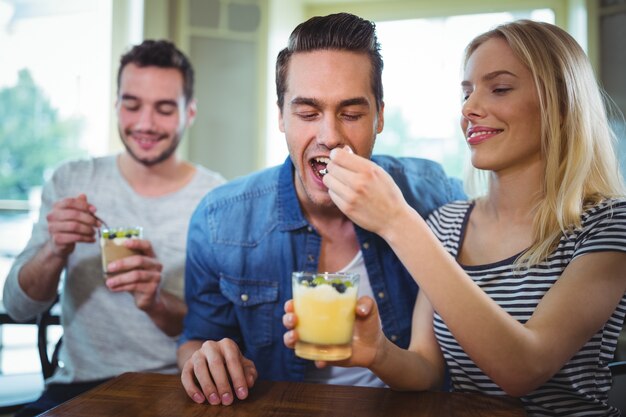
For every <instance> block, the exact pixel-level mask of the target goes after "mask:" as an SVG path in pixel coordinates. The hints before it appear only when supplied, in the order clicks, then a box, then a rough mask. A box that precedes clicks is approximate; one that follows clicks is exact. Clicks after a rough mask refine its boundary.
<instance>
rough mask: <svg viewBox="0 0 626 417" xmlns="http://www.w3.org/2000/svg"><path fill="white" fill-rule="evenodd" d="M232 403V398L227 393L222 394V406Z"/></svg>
mask: <svg viewBox="0 0 626 417" xmlns="http://www.w3.org/2000/svg"><path fill="white" fill-rule="evenodd" d="M232 402H233V397H232V396H231V395H230V394H229V393H226V394H222V404H224V405H229V404H230V403H232Z"/></svg>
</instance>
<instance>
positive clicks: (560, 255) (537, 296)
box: [428, 199, 626, 416]
mask: <svg viewBox="0 0 626 417" xmlns="http://www.w3.org/2000/svg"><path fill="white" fill-rule="evenodd" d="M473 207H474V206H473V204H472V203H470V202H454V203H450V204H447V205H445V206H443V207H441V208H439V209H438V210H437V211H435V212H434V213H433V214H431V216H430V217H429V218H428V224H429V226H430V228H431V229H432V230H433V232H434V233H435V235H436V236H437V237H438V238H439V240H440V241H441V242H442V243H443V245H444V246H445V248H446V250H447V251H448V252H449V253H450V254H452V255H453V256H454V257H455V258H457V256H458V252H459V246H460V244H461V243H462V242H463V238H464V235H465V230H466V226H467V221H468V218H469V215H470V213H471V211H472V209H473ZM602 251H619V252H626V199H619V200H610V201H607V202H603V203H601V204H599V205H597V206H595V207H593V208H591V209H589V210H587V211H586V212H585V213H584V214H583V216H582V228H581V229H580V230H577V231H575V232H573V233H572V234H571V235H570V236H569V237H563V238H562V239H561V241H560V242H559V245H558V247H557V248H556V250H555V251H554V252H553V253H552V254H551V255H550V256H549V257H548V259H546V260H545V261H543V262H542V263H541V264H539V265H536V266H533V267H531V268H530V269H523V270H519V269H517V270H516V269H515V265H514V261H515V258H516V257H517V256H519V255H516V256H514V257H511V258H509V259H505V260H503V261H500V262H497V263H492V264H488V265H477V266H474V265H472V266H465V265H461V266H462V267H463V269H464V270H465V272H467V274H468V275H469V276H470V277H471V278H472V279H473V280H474V281H475V282H476V283H477V284H478V286H479V287H480V288H481V289H482V290H483V291H485V292H486V293H487V294H488V295H489V296H490V297H491V298H492V299H493V300H495V301H496V302H497V303H498V305H500V307H502V308H503V309H504V310H506V311H507V312H508V313H509V314H510V315H511V316H513V317H514V318H516V319H517V320H518V321H519V322H521V323H525V322H526V321H527V320H528V319H530V317H531V315H532V314H533V312H534V311H535V308H536V307H537V304H538V303H539V302H540V301H541V298H542V297H543V296H544V294H545V293H546V292H547V291H548V290H549V289H550V287H552V285H553V284H554V283H555V282H556V280H558V279H559V277H560V276H561V274H562V273H563V270H564V269H565V267H566V266H567V265H568V264H569V263H570V262H571V261H572V260H573V259H574V258H576V257H577V256H580V255H583V254H585V253H590V252H602ZM625 273H626V271H625ZM589 279H593V277H589ZM581 314H584V306H581ZM625 315H626V294H624V295H623V296H622V299H621V301H620V303H619V305H618V306H617V308H616V309H615V311H614V312H613V314H612V315H611V317H610V318H609V320H608V321H607V322H606V323H605V325H604V326H603V327H602V328H601V329H600V330H599V331H598V332H597V333H596V334H595V335H593V337H592V338H591V339H590V340H589V341H588V342H587V343H586V344H585V345H584V346H583V347H582V349H581V350H580V351H579V352H578V353H576V354H575V355H574V356H573V357H572V358H571V360H569V361H568V362H567V363H566V364H565V365H564V366H563V368H562V369H561V370H560V371H559V372H557V373H556V374H555V375H554V376H553V377H552V378H551V379H550V380H549V381H547V382H546V383H545V384H544V385H542V386H541V387H539V388H537V389H536V390H535V391H533V392H531V393H530V394H528V395H526V396H524V397H523V398H522V401H523V402H524V406H525V408H526V411H527V413H528V414H529V415H531V416H617V415H619V412H618V411H617V410H616V409H614V408H611V407H609V406H608V405H607V396H608V390H609V388H610V386H611V374H610V371H609V369H608V367H607V364H608V363H609V362H610V361H611V360H612V359H613V354H614V351H615V347H616V345H617V338H618V335H619V332H620V330H621V329H622V325H623V323H624V316H625ZM572 319H574V320H575V318H572ZM434 326H435V334H436V337H437V340H438V342H439V344H440V346H441V349H442V351H443V353H444V357H445V360H446V363H447V365H448V368H449V371H450V375H451V378H452V385H453V389H454V390H455V391H461V392H463V391H465V392H482V393H486V394H492V395H505V393H504V391H502V390H501V389H500V388H499V387H498V386H497V385H496V384H495V383H494V382H493V381H491V379H490V378H489V377H488V376H486V375H485V374H484V373H483V372H482V371H481V370H480V369H479V368H478V367H477V366H476V365H475V364H474V363H473V362H472V360H471V359H470V358H469V357H468V356H467V354H466V353H465V352H464V350H463V349H462V347H461V346H459V344H458V342H457V341H456V339H455V338H454V336H453V335H452V334H451V333H450V331H449V330H448V328H447V326H446V324H445V323H444V321H443V320H442V319H441V317H440V316H439V315H438V314H437V313H435V318H434Z"/></svg>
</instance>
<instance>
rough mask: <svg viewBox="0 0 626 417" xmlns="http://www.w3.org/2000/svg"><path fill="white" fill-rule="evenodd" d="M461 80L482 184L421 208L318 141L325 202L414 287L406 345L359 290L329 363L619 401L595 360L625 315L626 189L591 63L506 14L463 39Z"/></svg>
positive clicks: (530, 394) (290, 335)
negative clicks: (381, 247) (477, 190)
mask: <svg viewBox="0 0 626 417" xmlns="http://www.w3.org/2000/svg"><path fill="white" fill-rule="evenodd" d="M461 89H462V92H463V97H464V102H463V106H462V117H461V127H462V129H463V131H464V132H465V137H466V140H467V144H468V146H469V148H470V150H471V161H472V165H473V166H474V167H475V168H477V169H479V170H483V171H485V172H486V173H487V177H488V186H487V192H486V194H485V195H484V196H482V197H479V198H476V199H474V200H472V201H468V202H456V203H451V204H448V205H446V206H444V207H442V208H440V209H438V210H436V211H435V212H434V213H433V214H432V215H431V216H430V217H429V218H428V220H427V221H423V220H422V219H421V218H420V216H418V215H417V214H416V213H415V211H414V210H412V209H411V208H410V207H409V206H408V205H407V204H406V202H405V201H404V199H403V197H402V194H401V193H400V192H399V190H398V188H397V187H396V185H395V184H394V183H393V181H392V180H391V179H390V177H389V176H388V175H387V174H386V173H385V172H383V171H382V170H381V169H379V168H377V167H376V166H374V164H372V163H371V162H369V161H368V160H366V159H364V158H361V157H358V156H357V155H355V154H352V153H350V152H348V151H346V150H340V149H335V150H333V152H332V153H331V160H332V161H331V163H330V164H329V165H328V174H327V175H326V176H325V177H324V183H325V184H326V186H327V187H328V188H329V192H330V195H331V197H332V199H333V201H334V202H335V203H336V204H337V206H338V207H339V208H340V209H341V210H342V211H343V212H344V213H345V214H346V215H347V216H348V217H349V218H350V219H352V220H353V221H354V222H355V223H356V224H358V225H360V226H361V227H363V228H365V229H368V230H371V231H372V232H374V233H377V234H379V235H380V236H382V237H383V238H384V239H385V240H386V241H387V242H388V243H389V244H390V246H391V247H392V248H393V249H394V251H395V252H396V254H397V255H398V257H399V258H400V259H401V260H402V262H403V263H404V265H405V266H406V267H407V269H408V270H409V271H410V272H411V274H412V276H413V278H414V279H415V281H416V282H417V283H418V284H419V286H420V292H419V295H418V300H417V304H416V307H415V310H414V315H413V331H412V339H411V344H410V346H409V348H408V350H402V349H400V348H398V347H397V346H395V345H394V344H393V343H391V342H390V341H389V340H387V339H386V338H385V336H384V334H383V333H382V331H381V329H380V325H379V320H378V317H377V314H378V313H377V311H376V307H375V303H374V302H373V301H372V300H371V299H368V298H362V299H361V300H360V301H359V304H358V306H357V313H358V316H359V318H360V320H359V321H358V325H357V331H356V334H355V339H354V353H353V356H352V358H351V359H349V360H348V361H344V362H340V363H333V364H334V365H342V366H366V367H368V368H370V369H371V370H372V371H374V373H376V374H377V375H378V376H379V377H380V378H381V379H382V380H383V381H385V382H386V383H387V384H389V385H390V386H391V387H392V388H395V389H399V390H426V389H435V388H438V387H440V386H441V384H442V381H443V379H444V367H445V366H447V367H448V369H449V371H450V375H451V379H452V386H453V389H454V390H456V391H466V392H483V393H487V394H492V395H512V396H518V397H521V398H522V401H523V403H524V405H525V407H526V410H527V412H528V414H529V415H531V416H548V415H568V416H577V415H585V416H591V415H598V416H600V415H601V416H607V415H611V416H613V415H619V411H618V410H616V409H614V408H611V407H609V406H608V405H607V391H608V390H609V388H610V384H611V376H610V372H609V369H608V368H607V363H608V362H609V361H610V360H611V359H612V357H613V354H614V350H615V345H616V341H617V336H618V333H619V331H620V329H621V328H622V325H623V322H624V315H625V313H626V296H625V291H626V199H624V197H623V195H624V190H623V186H622V183H621V181H620V174H619V170H618V164H617V161H616V160H615V157H614V153H613V151H612V140H613V139H614V138H613V133H612V131H611V128H610V126H609V123H608V120H607V115H606V113H605V107H604V103H603V99H602V95H601V92H600V90H599V88H598V86H597V84H596V81H595V78H594V75H593V72H592V69H591V66H590V65H589V62H588V60H587V58H586V56H585V54H584V52H583V51H582V50H581V48H580V47H579V45H578V44H577V43H576V42H575V40H574V39H573V38H572V37H571V36H569V35H568V34H567V33H566V32H565V31H563V30H561V29H559V28H558V27H556V26H554V25H550V24H546V23H537V22H532V21H517V22H513V23H508V24H504V25H501V26H499V27H498V28H496V29H494V30H491V31H489V32H486V33H485V34H483V35H481V36H478V37H477V38H476V39H474V40H473V41H472V42H471V43H470V44H469V46H468V47H467V52H466V57H465V66H464V77H463V82H462V83H461ZM429 226H430V227H429ZM431 230H432V231H431ZM286 311H287V314H285V316H284V318H283V321H284V323H285V325H286V326H287V327H288V328H290V329H291V328H293V326H294V325H295V323H296V322H297V317H295V315H294V314H293V312H292V311H293V310H292V305H291V302H288V303H287V305H286ZM284 340H285V343H286V345H287V346H293V344H294V343H295V341H296V340H297V332H296V331H295V330H290V331H288V332H287V333H286V334H285V337H284ZM318 365H319V366H324V365H325V364H323V363H319V364H318Z"/></svg>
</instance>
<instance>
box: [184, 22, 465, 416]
mask: <svg viewBox="0 0 626 417" xmlns="http://www.w3.org/2000/svg"><path fill="white" fill-rule="evenodd" d="M382 66H383V63H382V58H381V56H380V53H379V45H378V42H377V39H376V34H375V27H374V24H373V23H371V22H369V21H367V20H363V19H361V18H359V17H357V16H353V15H350V14H347V13H340V14H336V15H330V16H325V17H315V18H312V19H309V20H308V21H306V22H304V23H302V24H300V25H299V26H298V27H296V29H295V30H294V32H293V33H292V34H291V37H290V39H289V44H288V47H287V48H285V49H284V50H283V51H281V52H280V54H279V55H278V59H277V64H276V87H277V95H278V103H277V104H278V106H279V110H280V118H279V126H280V129H281V131H282V132H284V133H285V136H286V139H287V145H288V148H289V158H287V160H286V161H285V163H284V164H283V165H282V166H279V167H274V168H270V169H266V170H264V171H261V172H258V173H255V174H252V175H249V176H246V177H243V178H239V179H237V180H234V181H232V182H230V183H229V184H226V185H225V186H222V187H219V188H217V189H215V190H214V191H212V192H211V193H209V194H208V195H207V196H206V197H205V198H204V200H203V201H202V202H201V203H200V205H199V206H198V207H197V209H196V211H195V214H194V215H193V217H192V219H191V223H190V227H189V235H188V243H187V263H186V276H185V278H186V281H185V295H186V301H187V305H188V314H187V316H186V319H185V323H184V331H183V335H182V338H181V341H180V345H179V350H178V362H179V366H180V368H181V369H182V375H181V380H182V383H183V386H184V387H185V390H186V391H187V394H188V395H189V396H190V397H191V398H192V399H193V400H194V401H196V402H199V403H201V402H204V401H208V402H209V403H210V404H214V405H216V404H224V405H228V404H231V403H232V402H233V399H234V395H236V396H237V398H239V399H244V398H246V397H247V395H248V389H249V388H250V387H252V385H253V384H254V381H255V380H256V379H257V378H261V379H270V380H291V381H302V380H304V381H314V382H325V383H334V384H356V385H370V386H380V385H381V382H380V381H379V380H377V378H376V377H375V376H374V375H373V374H372V373H370V372H369V371H368V370H366V369H362V368H339V367H328V368H324V369H317V368H315V366H313V364H312V362H311V361H306V360H303V359H300V358H297V357H296V356H295V355H294V353H293V351H292V350H290V349H288V348H286V347H285V346H284V344H283V333H284V332H285V328H284V327H283V325H282V315H283V305H284V303H285V301H287V300H289V299H290V298H291V296H292V295H291V273H292V272H294V271H331V272H335V271H350V272H358V273H359V274H360V276H361V284H360V285H359V287H360V288H359V291H360V292H359V295H366V294H367V295H370V296H372V297H373V298H374V299H375V300H376V302H377V304H378V309H379V311H380V316H381V320H382V325H383V329H384V331H385V334H386V335H387V336H388V337H389V338H390V339H391V340H392V341H394V342H396V343H397V344H398V345H399V346H401V347H403V348H406V347H407V345H408V343H409V338H410V329H411V316H412V313H413V306H414V303H415V298H416V295H417V286H416V285H415V281H414V280H413V279H412V278H411V276H410V275H409V274H408V272H407V271H406V269H405V268H404V266H403V265H402V263H401V262H400V261H399V260H398V259H397V257H396V256H395V254H394V253H393V252H392V250H391V249H390V248H389V246H388V245H387V244H386V243H385V242H384V241H383V240H382V239H381V238H380V237H379V236H377V235H375V234H372V233H370V232H367V231H365V230H363V229H361V228H359V227H356V226H355V225H354V224H353V223H352V222H351V221H350V220H349V219H348V218H347V217H346V216H345V215H344V214H343V213H342V212H341V211H340V210H339V209H338V208H337V207H336V206H335V205H334V203H333V202H332V200H331V199H330V196H329V194H328V189H327V188H326V187H325V186H324V184H323V182H322V176H323V175H324V174H325V173H326V171H325V168H326V163H327V162H328V156H329V153H330V151H331V150H332V149H334V148H337V147H348V148H349V149H351V150H353V151H354V152H355V153H357V154H359V155H361V156H364V157H371V153H372V149H373V146H374V141H375V138H376V135H377V133H380V132H381V131H382V129H383V122H384V119H383V110H384V103H383V98H382V96H383V93H382V81H381V73H382ZM372 160H373V161H375V162H376V163H377V164H379V165H381V166H382V167H383V168H385V170H386V171H387V172H388V173H389V174H390V175H391V176H392V177H393V179H394V180H395V182H396V183H397V184H398V186H399V187H400V189H401V190H402V192H403V193H404V196H405V198H406V199H407V201H408V202H409V204H411V206H412V207H414V208H415V210H416V211H417V212H419V213H420V214H421V215H422V216H426V215H428V214H429V213H430V212H431V211H433V210H434V209H435V208H437V207H439V206H441V205H443V204H445V203H447V202H449V201H451V200H455V199H462V198H465V196H464V195H463V193H462V191H461V187H460V184H459V182H455V181H450V180H449V179H448V178H447V177H446V175H445V173H444V172H443V170H442V169H441V167H440V166H439V165H437V164H436V163H434V162H431V161H426V160H420V159H415V158H399V159H396V158H392V157H384V156H374V157H372ZM361 291H363V292H361Z"/></svg>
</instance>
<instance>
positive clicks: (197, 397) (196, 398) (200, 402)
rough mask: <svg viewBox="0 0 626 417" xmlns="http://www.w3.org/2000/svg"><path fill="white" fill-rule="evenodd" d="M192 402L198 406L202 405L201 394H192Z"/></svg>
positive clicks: (202, 398)
mask: <svg viewBox="0 0 626 417" xmlns="http://www.w3.org/2000/svg"><path fill="white" fill-rule="evenodd" d="M192 398H193V400H194V401H195V402H197V403H198V404H202V403H203V402H204V397H203V396H202V394H200V393H198V392H196V393H195V394H193V397H192Z"/></svg>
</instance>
